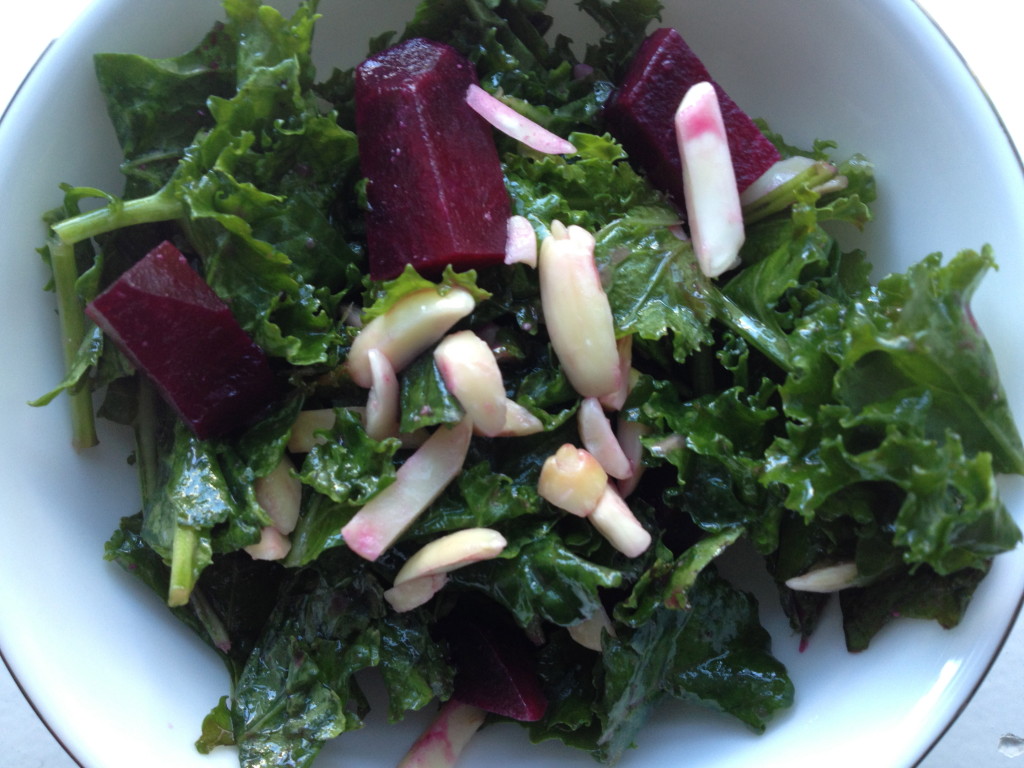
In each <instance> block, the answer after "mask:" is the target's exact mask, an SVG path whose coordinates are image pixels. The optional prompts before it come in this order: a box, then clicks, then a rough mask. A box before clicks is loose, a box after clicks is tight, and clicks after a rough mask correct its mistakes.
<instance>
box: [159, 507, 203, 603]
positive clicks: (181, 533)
mask: <svg viewBox="0 0 1024 768" xmlns="http://www.w3.org/2000/svg"><path fill="white" fill-rule="evenodd" d="M198 543H199V531H197V530H196V529H195V528H192V527H191V526H188V525H181V524H179V525H178V527H177V528H175V530H174V544H172V545H171V583H170V586H169V587H168V589H167V605H169V606H170V607H171V608H177V607H179V606H182V605H186V604H188V599H189V596H190V595H191V594H192V587H193V578H192V570H193V565H194V563H195V549H196V544H198Z"/></svg>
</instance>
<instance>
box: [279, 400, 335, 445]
mask: <svg viewBox="0 0 1024 768" xmlns="http://www.w3.org/2000/svg"><path fill="white" fill-rule="evenodd" d="M336 418H337V416H336V415H335V413H334V409H333V408H316V409H313V410H309V411H300V412H299V415H298V416H297V417H296V419H295V423H294V424H292V429H291V432H290V433H289V435H288V450H289V451H291V452H292V453H309V452H310V451H311V450H313V446H315V445H323V444H324V443H325V442H326V441H327V439H326V438H325V437H324V436H323V435H318V434H317V432H326V431H329V430H330V429H331V428H332V427H334V422H335V420H336Z"/></svg>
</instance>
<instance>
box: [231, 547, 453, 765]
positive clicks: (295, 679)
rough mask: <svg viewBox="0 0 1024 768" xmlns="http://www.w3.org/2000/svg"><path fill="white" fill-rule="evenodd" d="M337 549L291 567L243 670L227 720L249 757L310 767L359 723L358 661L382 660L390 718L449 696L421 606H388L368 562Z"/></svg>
mask: <svg viewBox="0 0 1024 768" xmlns="http://www.w3.org/2000/svg"><path fill="white" fill-rule="evenodd" d="M332 555H333V556H331V557H323V558H321V562H320V563H318V565H317V566H316V567H309V568H303V569H300V570H298V571H297V572H295V575H294V576H293V577H292V579H291V580H290V583H289V584H288V585H287V587H286V588H285V589H284V591H283V592H282V594H281V599H280V600H279V601H278V603H277V608H276V610H275V612H274V614H273V615H272V616H271V617H270V618H269V620H268V621H267V624H266V631H265V632H264V633H263V635H262V637H261V638H260V640H259V641H258V642H257V644H256V647H255V648H254V650H253V652H252V654H251V655H250V658H249V661H248V663H247V664H246V666H245V668H244V669H243V670H242V673H241V675H240V676H239V679H238V682H237V684H236V686H235V689H234V692H233V695H232V705H231V720H232V725H233V730H234V735H235V741H236V743H237V744H238V748H239V758H240V760H241V762H242V763H243V764H245V765H263V764H274V765H281V764H286V765H293V766H296V767H299V766H309V765H310V764H311V763H312V761H313V759H314V758H315V756H316V755H317V754H318V752H319V751H320V749H321V747H322V746H323V744H324V742H325V741H327V740H328V739H331V738H334V737H336V736H338V735H340V734H341V733H343V732H345V731H348V730H352V729H355V728H359V727H361V726H362V724H363V717H365V715H366V713H367V711H368V703H367V701H366V697H365V695H364V694H363V692H362V690H361V688H360V686H359V683H358V681H357V680H356V678H355V675H356V673H357V672H359V671H360V670H364V669H369V668H372V667H381V671H382V673H383V679H384V683H385V687H386V690H387V693H388V700H389V712H390V717H391V718H392V719H398V718H399V717H401V716H402V714H404V713H405V712H406V711H407V710H414V709H420V708H422V707H424V706H426V705H427V704H428V703H429V702H430V701H432V700H434V699H435V698H442V699H446V698H448V697H449V696H450V695H451V681H452V673H451V669H450V668H449V666H448V664H447V663H446V662H445V660H444V659H443V658H442V654H441V649H440V646H438V645H437V644H436V643H435V642H434V641H433V640H432V639H431V637H430V635H429V632H428V625H427V622H426V616H425V614H423V613H421V612H419V611H411V612H407V613H404V614H396V613H395V612H394V611H391V610H390V609H389V608H388V606H387V604H386V603H385V601H384V599H383V591H384V587H383V586H382V585H381V584H380V583H379V581H378V580H377V578H376V577H375V576H374V575H373V574H372V573H371V572H370V569H369V567H368V566H367V564H366V563H364V562H362V561H359V559H358V558H357V557H355V556H353V555H351V554H349V553H347V552H344V551H341V550H336V551H335V552H334V553H332Z"/></svg>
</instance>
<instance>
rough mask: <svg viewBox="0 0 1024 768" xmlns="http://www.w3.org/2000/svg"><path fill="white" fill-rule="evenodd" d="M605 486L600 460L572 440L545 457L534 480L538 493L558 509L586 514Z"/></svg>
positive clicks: (592, 507) (606, 480) (590, 510)
mask: <svg viewBox="0 0 1024 768" xmlns="http://www.w3.org/2000/svg"><path fill="white" fill-rule="evenodd" d="M607 486H608V474H607V473H606V472H605V471H604V468H603V467H602V466H601V464H600V462H598V460H597V459H595V458H594V457H593V456H592V455H590V453H589V452H587V451H586V450H584V449H583V448H577V447H576V446H575V445H572V444H571V443H566V444H564V445H563V446H561V447H560V448H559V449H558V450H557V451H555V453H554V454H552V455H551V456H548V458H547V459H545V461H544V464H543V465H542V466H541V469H540V478H539V479H538V481H537V493H539V494H540V495H541V497H542V498H544V499H546V500H547V501H548V502H550V503H551V504H554V505H555V506H556V507H558V508H559V509H563V510H565V511H566V512H569V513H570V514H573V515H576V516H577V517H587V516H588V515H589V514H590V513H591V512H593V511H594V508H595V507H596V506H597V503H598V502H599V501H600V500H601V496H602V495H603V494H604V492H605V488H607Z"/></svg>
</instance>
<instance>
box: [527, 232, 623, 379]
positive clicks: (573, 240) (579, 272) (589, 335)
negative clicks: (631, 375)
mask: <svg viewBox="0 0 1024 768" xmlns="http://www.w3.org/2000/svg"><path fill="white" fill-rule="evenodd" d="M537 270H538V275H539V279H540V298H541V307H542V309H543V312H544V322H545V324H546V325H547V329H548V335H549V336H550V338H551V346H552V347H553V348H554V350H555V354H556V355H557V356H558V360H559V362H560V363H561V364H562V368H563V369H564V370H565V375H566V376H567V377H568V378H569V381H570V383H571V384H572V385H573V387H574V388H575V389H576V391H577V392H579V393H580V394H581V395H583V396H584V397H601V396H603V395H609V394H610V393H612V392H614V391H616V390H617V389H618V388H619V385H620V383H621V381H620V374H619V351H618V349H617V348H616V345H615V325H614V321H613V318H612V310H611V306H610V305H609V303H608V295H607V294H606V293H605V291H604V287H603V286H602V285H601V275H600V274H599V273H598V271H597V264H596V263H595V262H594V236H593V235H591V234H590V233H589V232H587V231H586V230H585V229H583V228H581V227H577V226H575V225H573V226H570V227H565V226H564V225H562V224H561V223H560V222H558V221H555V222H552V224H551V235H550V236H548V237H546V238H545V239H544V242H543V243H542V244H541V248H540V259H539V261H538V263H537Z"/></svg>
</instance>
